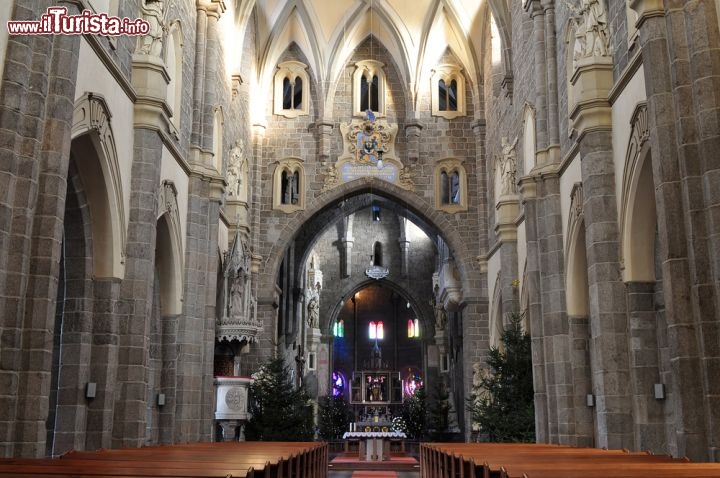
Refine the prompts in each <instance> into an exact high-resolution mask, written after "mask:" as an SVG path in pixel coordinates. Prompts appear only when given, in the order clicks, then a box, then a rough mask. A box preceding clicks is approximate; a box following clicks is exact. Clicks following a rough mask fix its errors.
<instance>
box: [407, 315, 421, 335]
mask: <svg viewBox="0 0 720 478" xmlns="http://www.w3.org/2000/svg"><path fill="white" fill-rule="evenodd" d="M407 323H408V338H411V339H412V338H418V337H420V322H419V321H418V319H408V322H407Z"/></svg>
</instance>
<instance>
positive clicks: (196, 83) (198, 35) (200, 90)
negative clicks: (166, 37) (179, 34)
mask: <svg viewBox="0 0 720 478" xmlns="http://www.w3.org/2000/svg"><path fill="white" fill-rule="evenodd" d="M198 3H199V4H198V8H197V13H196V15H197V16H196V20H195V68H194V69H193V71H194V74H195V77H194V78H193V111H192V113H193V114H192V129H191V134H190V144H191V145H192V146H193V147H194V148H193V149H196V148H199V147H200V145H201V144H202V135H203V100H204V98H205V96H204V94H205V58H206V55H207V48H206V47H207V21H208V19H207V11H206V9H205V8H203V7H201V6H200V2H198ZM194 152H195V151H194ZM195 160H196V159H195Z"/></svg>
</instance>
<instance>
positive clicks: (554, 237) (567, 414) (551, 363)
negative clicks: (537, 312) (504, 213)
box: [526, 170, 575, 444]
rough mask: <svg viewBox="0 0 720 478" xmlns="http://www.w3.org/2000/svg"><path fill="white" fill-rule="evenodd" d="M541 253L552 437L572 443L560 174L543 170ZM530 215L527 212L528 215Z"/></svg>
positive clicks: (538, 216)
mask: <svg viewBox="0 0 720 478" xmlns="http://www.w3.org/2000/svg"><path fill="white" fill-rule="evenodd" d="M537 197H538V199H537V210H536V221H537V231H536V233H537V236H536V239H537V246H536V247H537V253H538V260H539V285H540V303H541V304H542V306H541V313H542V322H543V334H544V342H543V346H544V350H545V352H544V356H545V364H546V365H545V381H546V387H547V389H546V390H547V397H548V431H549V436H548V439H549V441H550V442H551V443H563V444H569V443H571V442H572V440H573V438H572V437H574V435H575V430H574V408H575V405H574V403H573V402H574V400H573V388H572V383H573V382H572V365H571V363H570V336H569V324H568V320H567V313H566V307H565V305H566V303H565V300H564V297H565V266H564V264H565V258H564V251H563V240H562V213H561V210H560V177H559V175H558V173H557V172H555V171H552V172H550V171H549V170H548V172H546V173H542V174H541V175H540V179H539V181H538V183H537ZM526 217H527V216H526Z"/></svg>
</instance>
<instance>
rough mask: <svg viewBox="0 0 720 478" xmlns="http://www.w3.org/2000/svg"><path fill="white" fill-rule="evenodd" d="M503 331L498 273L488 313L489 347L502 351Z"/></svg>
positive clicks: (499, 277)
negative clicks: (490, 308)
mask: <svg viewBox="0 0 720 478" xmlns="http://www.w3.org/2000/svg"><path fill="white" fill-rule="evenodd" d="M504 330H505V323H504V321H503V306H502V283H501V274H500V272H498V275H497V279H495V287H494V290H493V298H492V310H491V311H490V326H489V332H490V338H489V340H488V344H489V345H490V347H498V348H501V349H502V346H503V343H502V340H501V339H502V334H503V331H504Z"/></svg>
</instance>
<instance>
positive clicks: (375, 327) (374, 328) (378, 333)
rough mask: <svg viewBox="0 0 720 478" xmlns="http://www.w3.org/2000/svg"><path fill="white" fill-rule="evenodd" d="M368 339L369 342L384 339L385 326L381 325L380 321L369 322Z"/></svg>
mask: <svg viewBox="0 0 720 478" xmlns="http://www.w3.org/2000/svg"><path fill="white" fill-rule="evenodd" d="M368 338H369V339H370V340H382V339H384V338H385V324H383V321H382V320H380V321H378V322H374V321H371V322H370V324H369V325H368Z"/></svg>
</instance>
